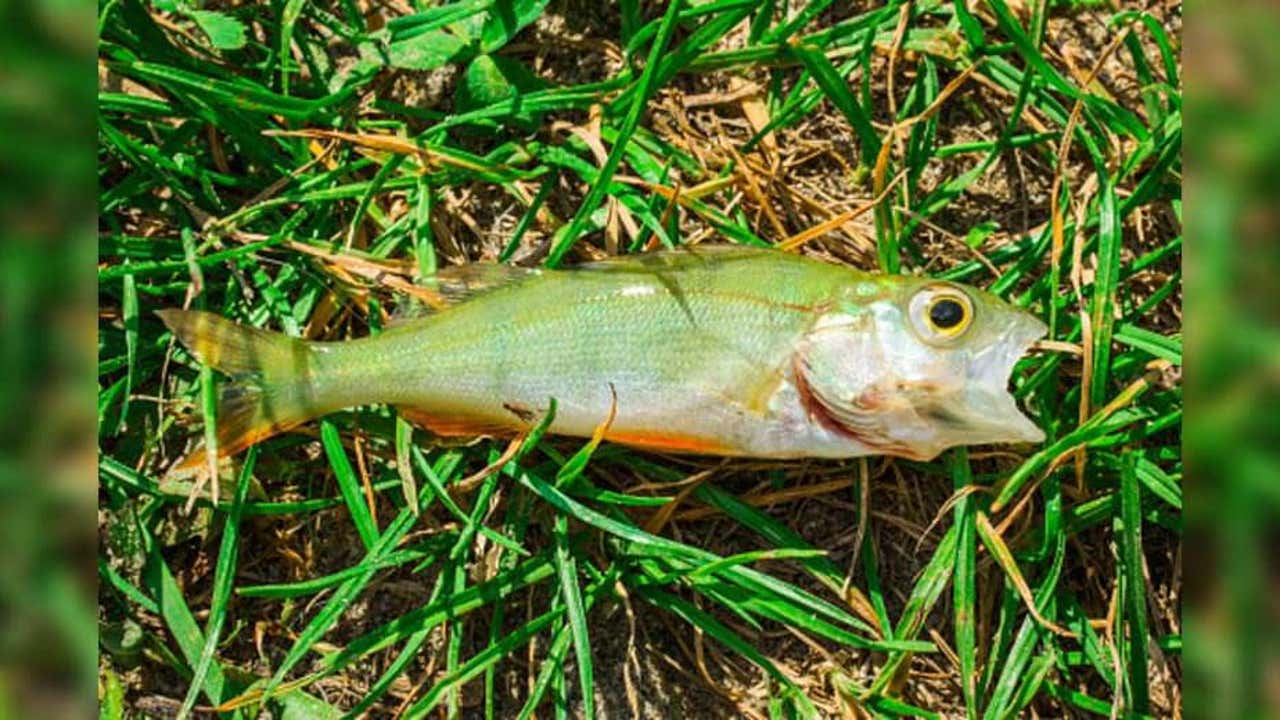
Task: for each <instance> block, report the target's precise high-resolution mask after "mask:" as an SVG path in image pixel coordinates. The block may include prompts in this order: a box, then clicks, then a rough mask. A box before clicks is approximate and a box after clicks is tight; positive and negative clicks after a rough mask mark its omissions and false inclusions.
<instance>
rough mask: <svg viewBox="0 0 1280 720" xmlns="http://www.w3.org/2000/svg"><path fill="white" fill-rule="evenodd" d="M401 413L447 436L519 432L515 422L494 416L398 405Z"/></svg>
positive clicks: (511, 433) (413, 421) (512, 433)
mask: <svg viewBox="0 0 1280 720" xmlns="http://www.w3.org/2000/svg"><path fill="white" fill-rule="evenodd" d="M396 410H398V411H399V412H400V415H401V416H402V417H404V419H405V420H408V421H409V422H411V423H414V424H415V425H421V426H422V427H424V428H426V429H428V430H430V431H431V432H433V433H435V434H436V435H439V436H440V437H446V438H463V437H466V438H470V437H482V436H489V437H494V436H498V437H502V436H506V435H514V434H515V433H517V432H519V428H517V427H515V424H514V422H502V421H500V420H495V419H493V418H480V417H475V416H469V415H462V414H454V413H450V414H442V413H440V412H439V411H432V410H422V409H420V408H415V407H406V406H403V405H400V406H397V407H396Z"/></svg>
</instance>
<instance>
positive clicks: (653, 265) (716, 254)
mask: <svg viewBox="0 0 1280 720" xmlns="http://www.w3.org/2000/svg"><path fill="white" fill-rule="evenodd" d="M763 255H769V256H776V255H782V256H784V257H786V255H785V254H784V253H782V252H780V251H778V250H771V249H769V248H760V247H752V246H750V245H731V244H728V243H713V244H706V245H682V246H680V247H676V248H668V249H664V250H656V251H654V252H647V253H639V254H636V255H618V256H616V257H611V258H605V259H604V260H595V261H593V262H589V263H583V264H581V265H576V266H574V267H573V268H570V269H571V270H583V271H589V272H648V273H652V272H661V271H663V270H676V269H679V268H683V267H689V266H691V265H692V266H696V265H699V264H702V263H707V262H719V263H723V262H725V261H726V260H734V259H743V260H746V259H752V258H760V257H761V256H763Z"/></svg>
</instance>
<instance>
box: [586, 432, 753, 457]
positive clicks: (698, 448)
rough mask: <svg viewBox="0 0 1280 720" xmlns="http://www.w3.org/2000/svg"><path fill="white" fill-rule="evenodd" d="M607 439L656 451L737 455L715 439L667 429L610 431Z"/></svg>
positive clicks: (606, 436)
mask: <svg viewBox="0 0 1280 720" xmlns="http://www.w3.org/2000/svg"><path fill="white" fill-rule="evenodd" d="M605 439H606V440H609V441H610V442H615V443H618V444H620V445H629V446H631V447H634V448H640V449H642V450H653V451H656V452H672V453H689V454H692V455H737V454H738V453H736V452H734V451H733V450H732V449H731V448H729V447H726V446H725V445H722V444H720V443H718V442H716V441H714V440H708V439H706V438H700V437H695V436H692V435H681V434H679V433H675V432H670V431H665V430H653V431H648V430H631V431H621V432H618V431H610V432H609V433H608V434H606V435H605Z"/></svg>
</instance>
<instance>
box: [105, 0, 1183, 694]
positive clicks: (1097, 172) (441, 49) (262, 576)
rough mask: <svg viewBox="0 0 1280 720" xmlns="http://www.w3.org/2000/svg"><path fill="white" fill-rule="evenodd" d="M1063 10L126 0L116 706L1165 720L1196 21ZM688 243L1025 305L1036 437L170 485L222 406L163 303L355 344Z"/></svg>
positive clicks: (1157, 12)
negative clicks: (427, 299) (1182, 45)
mask: <svg viewBox="0 0 1280 720" xmlns="http://www.w3.org/2000/svg"><path fill="white" fill-rule="evenodd" d="M757 5H759V6H761V7H762V8H765V9H764V10H756V7H755V6H757ZM490 6H492V7H490ZM775 6H776V7H775ZM1042 10H1043V8H1041V5H1040V4H1038V3H1027V4H1024V3H1021V2H1011V3H1008V4H1005V3H1003V2H998V3H990V4H988V3H969V4H963V3H961V4H951V3H941V4H939V3H929V2H918V3H913V4H901V3H891V4H890V5H889V6H888V7H883V8H881V7H871V6H867V5H865V4H862V3H854V4H848V3H824V2H810V3H802V2H778V3H744V2H736V1H732V0H722V1H719V2H711V3H698V4H688V3H685V4H683V5H681V6H680V7H677V8H675V11H674V12H675V13H677V14H675V15H672V14H670V12H668V7H667V6H666V5H651V4H649V3H634V2H620V3H616V4H614V3H609V4H605V5H603V6H601V5H598V4H597V3H592V2H581V1H579V0H554V1H552V2H550V3H545V2H520V1H518V0H517V1H513V2H510V3H508V2H496V3H482V2H459V3H454V4H451V5H447V6H443V7H434V6H433V7H420V8H416V9H415V6H413V5H412V4H411V3H408V2H387V3H364V2H354V1H353V2H345V3H333V4H329V3H322V4H321V6H320V7H316V6H312V5H311V4H307V3H296V2H288V3H274V4H264V5H252V4H236V3H212V4H209V5H206V6H205V7H204V9H203V10H200V9H196V8H195V6H194V5H187V4H185V3H182V2H177V3H175V2H154V3H146V2H138V1H137V0H123V1H121V2H114V3H107V4H104V5H103V7H102V11H101V16H102V17H101V19H100V23H99V24H100V26H101V27H102V40H101V42H100V52H99V85H100V109H101V118H100V121H99V128H100V134H99V139H100V149H99V177H100V196H99V209H100V213H101V220H100V233H101V234H100V251H99V282H100V295H99V298H100V323H99V331H100V348H99V381H100V385H99V388H100V394H99V422H100V448H101V462H100V473H101V492H100V534H101V543H100V547H101V554H100V573H101V581H102V582H101V594H100V604H99V621H100V630H101V633H102V647H103V654H102V668H101V691H102V693H103V697H104V698H105V700H104V707H106V708H107V709H108V711H109V714H110V713H115V714H116V716H170V715H174V714H180V713H181V712H183V709H184V702H185V703H186V705H188V706H189V707H190V708H192V709H194V710H195V711H196V712H197V713H208V712H210V710H211V709H212V708H213V707H214V706H220V708H221V709H222V710H223V711H225V712H227V713H231V714H235V713H239V714H241V715H243V716H246V717H253V716H255V714H256V713H258V712H259V711H260V710H261V709H262V708H265V711H266V712H269V713H271V715H272V716H274V717H279V716H281V715H284V716H286V717H289V716H293V717H303V716H315V717H327V716H330V715H336V714H340V713H341V712H345V711H352V710H354V711H356V712H368V713H369V714H370V715H372V716H375V717H394V716H400V715H408V716H417V715H422V714H427V713H429V712H435V713H441V712H448V713H457V714H458V715H460V716H463V717H480V716H485V715H488V716H492V717H512V716H515V715H517V714H518V713H520V712H521V711H522V710H523V711H526V712H528V711H536V713H537V714H538V715H542V716H550V715H552V714H559V713H560V712H562V711H567V713H568V714H569V715H571V716H582V715H585V714H588V713H593V714H595V715H598V716H601V717H629V716H641V717H739V716H748V717H764V716H770V715H787V714H800V715H804V714H816V715H819V716H830V717H839V716H853V717H857V716H868V715H869V716H930V715H936V716H940V717H965V716H966V715H967V716H969V717H979V716H981V717H1006V716H1011V715H1027V716H1040V717H1063V716H1086V715H1093V714H1097V715H1110V714H1112V713H1116V712H1132V713H1136V714H1149V715H1152V716H1158V717H1169V716H1175V715H1177V714H1178V713H1179V707H1180V693H1179V690H1178V687H1179V682H1180V659H1179V654H1180V647H1181V627H1180V624H1179V613H1178V607H1179V601H1180V592H1181V577H1180V549H1179V548H1180V533H1181V527H1182V523H1181V503H1182V490H1181V473H1182V466H1181V456H1180V442H1181V435H1180V419H1181V408H1182V395H1181V389H1180V386H1179V380H1180V368H1181V357H1182V352H1181V310H1180V308H1181V272H1180V258H1181V202H1180V193H1181V157H1180V146H1181V94H1180V84H1179V78H1178V73H1179V61H1178V55H1177V53H1178V33H1179V30H1180V8H1179V6H1177V5H1176V4H1169V3H1153V4H1150V5H1138V4H1133V5H1129V4H1126V5H1125V7H1124V8H1122V11H1121V12H1117V11H1116V10H1114V9H1112V8H1110V7H1108V6H1106V5H1097V6H1093V5H1085V6H1075V5H1073V4H1069V3H1050V4H1049V8H1048V11H1047V13H1044V12H1041V11H1042ZM655 44H658V45H659V47H657V49H656V50H655V49H654V46H655ZM281 131H289V132H292V133H294V134H292V135H281V134H280V133H281ZM335 132H336V133H343V134H335ZM299 133H304V134H303V135H300V134H299ZM619 137H624V138H628V137H629V138H630V142H628V143H625V144H624V145H622V147H625V148H626V152H625V153H622V154H621V155H619V156H617V157H615V156H614V154H613V153H614V150H615V148H618V147H620V145H619V144H618V139H619ZM1064 138H1065V139H1064ZM878 146H885V147H886V150H885V151H884V152H883V153H876V152H873V151H872V149H871V148H873V147H878ZM615 161H616V163H617V164H616V165H615V164H614V163H615ZM610 180H611V181H610ZM1055 196H1056V201H1055ZM673 200H674V202H673ZM1055 221H1056V222H1055ZM664 237H665V238H667V239H670V240H675V241H678V242H680V243H685V244H688V243H695V242H725V241H729V242H740V243H755V244H761V243H763V244H777V245H781V246H784V247H788V248H793V249H795V250H797V251H799V252H803V253H806V254H810V255H813V256H815V257H819V258H823V259H827V260H831V261H835V262H844V263H848V264H851V265H854V266H857V267H860V268H864V269H868V270H883V271H891V272H899V271H900V272H923V273H928V274H932V275H938V276H942V277H948V278H954V279H963V280H965V281H967V282H971V283H973V284H976V285H979V286H982V287H985V288H988V289H991V290H992V291H993V292H996V293H998V294H1001V295H1002V296H1004V297H1006V298H1008V299H1010V300H1011V301H1013V302H1016V303H1018V304H1021V305H1024V306H1026V307H1028V308H1029V309H1030V310H1032V311H1033V312H1035V313H1037V314H1038V315H1040V316H1041V317H1043V318H1045V319H1046V320H1047V321H1049V322H1050V323H1051V325H1052V327H1053V333H1052V338H1051V340H1052V342H1050V343H1048V344H1046V346H1045V347H1044V348H1042V349H1040V350H1038V351H1036V352H1035V353H1033V354H1032V355H1031V356H1030V357H1028V358H1027V359H1026V360H1024V361H1023V362H1022V363H1020V365H1019V367H1018V368H1017V369H1016V370H1015V379H1014V385H1015V387H1016V388H1017V389H1018V392H1017V394H1018V396H1019V398H1021V399H1023V400H1024V405H1025V406H1026V407H1027V408H1028V410H1029V412H1030V413H1031V414H1032V415H1033V416H1034V417H1035V418H1037V421H1038V422H1039V424H1040V425H1041V426H1042V427H1044V428H1045V430H1046V433H1047V434H1048V436H1049V440H1048V441H1047V442H1046V443H1045V444H1044V445H1043V446H1041V447H1029V446H1019V447H1009V448H1006V447H1001V448H973V449H970V450H969V451H968V452H960V451H956V452H951V453H948V454H946V455H944V456H943V457H942V458H940V459H939V460H937V461H935V462H931V463H916V462H908V461H903V460H888V459H881V458H874V459H871V460H870V461H867V462H862V461H852V462H797V463H764V464H762V463H748V462H731V463H721V462H719V461H700V460H689V459H679V458H666V457H659V456H653V455H644V454H638V453H632V452H628V451H624V450H622V449H620V448H616V447H610V446H607V445H606V446H604V447H601V448H600V449H599V450H598V451H597V452H596V453H595V455H594V457H592V459H591V461H590V463H588V464H587V465H586V467H585V470H583V469H582V468H581V466H577V465H575V464H574V463H567V464H566V460H567V459H568V458H569V457H570V456H572V455H573V454H574V453H575V452H577V451H578V450H579V448H580V446H581V444H580V443H575V442H572V441H568V442H566V441H559V440H555V441H544V442H543V443H541V444H540V445H539V446H538V447H537V448H536V449H532V450H531V451H530V452H528V454H526V455H525V456H524V457H523V459H522V460H521V461H520V463H519V466H518V467H519V469H517V466H516V465H514V464H512V465H508V466H507V469H506V470H505V471H504V472H502V473H497V474H489V475H487V476H484V474H483V473H482V470H483V469H484V468H485V467H486V466H487V465H489V464H490V463H491V462H493V461H494V460H496V459H497V458H498V455H499V453H501V452H502V450H503V449H504V448H505V443H503V442H487V441H486V442H481V443H479V444H475V445H471V446H466V447H461V448H456V447H440V446H437V445H433V444H432V443H430V442H429V440H428V439H427V438H426V437H425V434H424V433H423V432H422V431H421V430H419V431H417V432H415V433H414V434H413V435H412V439H411V441H410V442H408V443H406V442H405V438H406V437H407V434H408V432H409V428H410V426H409V425H407V424H405V423H403V421H401V420H398V419H397V418H396V417H395V415H394V413H393V412H391V411H389V410H387V409H386V408H380V407H376V408H362V409H359V410H356V411H352V412H346V413H341V414H339V415H335V416H332V417H330V418H328V419H326V420H325V421H324V422H323V423H316V424H313V425H309V426H306V427H304V428H302V429H300V430H299V431H297V432H294V433H290V434H288V435H287V436H284V437H281V438H277V439H274V440H272V441H270V442H268V443H266V444H265V445H264V446H262V448H261V449H260V451H258V452H256V454H253V455H251V456H249V458H248V459H246V458H244V457H242V458H239V459H238V460H237V462H236V463H234V465H232V466H229V467H227V468H225V469H224V471H225V476H224V477H223V478H222V481H221V483H220V484H219V492H218V497H217V509H214V506H213V502H212V498H211V497H210V495H209V490H208V488H207V486H202V487H194V486H192V485H191V483H189V482H183V481H177V480H173V479H170V478H167V477H166V474H165V470H166V468H167V467H168V466H169V465H170V464H171V463H172V462H173V461H174V460H175V459H176V458H177V457H179V456H180V455H182V454H183V452H184V451H186V450H188V449H189V448H190V447H191V446H192V444H193V443H194V441H195V439H196V438H197V437H198V436H199V435H200V434H201V432H200V430H199V426H198V418H199V416H200V412H201V407H202V405H203V404H205V398H211V397H212V387H211V385H210V384H211V383H212V381H213V379H214V376H213V375H212V374H210V373H208V372H207V371H205V372H204V374H203V375H202V371H201V369H200V366H199V364H198V363H197V362H196V361H195V360H194V359H192V358H191V357H190V356H189V355H187V354H185V353H184V352H183V351H182V350H181V349H179V348H177V347H176V346H175V345H174V344H173V343H172V341H171V338H170V336H169V335H168V334H167V332H166V331H165V330H164V328H163V326H162V325H161V324H160V323H159V321H158V320H156V319H155V318H154V317H153V315H152V311H153V310H156V309H160V308H165V307H174V306H183V305H186V306H192V307H204V308H207V309H210V310H214V311H217V312H220V313H222V314H224V315H227V316H229V317H233V318H236V319H238V320H241V321H242V322H247V323H251V324H254V325H259V326H263V327H267V328H269V329H273V330H283V331H285V332H289V333H291V334H295V335H302V336H306V337H310V338H324V339H342V338H345V337H352V336H360V335H364V334H367V333H368V332H370V331H371V329H372V330H375V331H376V329H378V328H380V327H381V326H382V325H383V324H384V323H385V322H386V320H387V319H388V317H389V316H390V315H391V314H392V313H394V312H395V310H396V308H397V307H398V306H400V305H402V304H404V303H405V297H404V294H403V291H404V288H405V287H406V286H408V285H410V284H411V283H412V281H413V279H414V277H415V276H417V275H420V274H423V273H430V272H431V271H432V269H433V268H435V267H440V266H447V265H454V264H460V263H466V262H474V261H482V260H483V261H493V260H498V259H502V260H508V261H511V262H516V263H520V264H525V265H534V264H538V263H542V262H553V263H554V262H563V263H572V262H575V261H580V260H585V259H591V258H598V257H602V256H604V255H607V254H614V253H621V252H636V251H641V250H643V249H646V248H652V247H656V246H658V245H660V244H662V243H663V242H664V239H663V238H664ZM206 389H208V390H209V392H206ZM398 434H399V438H400V439H399V440H397V435H398ZM409 445H413V446H414V447H416V448H417V449H416V450H414V451H412V452H411V451H410V450H409ZM398 456H399V457H400V460H401V462H399V463H397V457H398ZM405 458H409V459H410V462H408V463H404V462H403V460H404V459H405ZM406 465H407V466H408V468H409V471H408V472H404V469H405V466H406ZM428 467H429V468H430V469H431V472H425V470H426V469H427V468H428ZM565 468H568V470H566V469H565ZM477 473H479V474H480V475H479V476H477ZM406 475H407V476H408V478H409V481H411V482H412V483H413V486H414V487H416V489H417V492H418V495H419V498H420V502H421V512H420V513H419V514H418V515H417V516H416V517H415V515H414V514H413V513H411V512H409V510H408V509H407V506H408V503H407V501H406V499H405V498H406V495H411V493H410V492H409V491H408V490H407V489H406V488H405V486H404V484H405V482H406V480H405V476H406ZM467 478H471V479H470V480H467ZM433 483H439V485H440V486H441V487H448V486H452V485H455V484H457V485H459V487H458V488H455V489H454V490H453V491H452V493H451V495H450V498H451V499H450V500H449V502H444V501H442V500H440V499H439V495H438V494H437V493H435V492H434V491H433V490H432V484H433ZM238 490H239V491H240V492H243V493H244V496H245V498H246V499H245V500H243V501H237V500H236V496H237V491H238ZM480 528H484V529H483V530H481V529H480ZM517 548H518V550H517ZM858 550H861V552H860V553H859V552H858ZM713 556H716V557H720V558H728V557H730V556H732V557H733V560H732V561H731V562H727V563H722V564H716V565H712V564H711V563H713V562H715V559H714V557H713ZM699 568H701V570H699ZM744 568H750V570H745V569H744ZM695 571H696V572H695ZM754 571H758V573H763V574H764V575H760V574H756V572H754ZM766 576H767V577H766ZM1032 608H1034V610H1033V609H1032ZM911 643H914V644H911ZM908 650H910V651H909V652H908ZM584 656H589V657H590V659H591V662H590V663H585V664H584V663H582V661H581V659H580V658H582V657H584ZM584 665H585V667H584ZM193 676H195V677H197V678H198V679H199V681H198V682H196V683H193V682H192V677H193ZM965 678H968V679H969V682H966V681H965ZM584 687H586V688H588V689H589V692H588V693H586V695H585V696H584V693H583V688H584ZM192 688H194V690H192ZM264 695H265V696H266V697H267V700H266V701H265V703H264V704H263V705H262V706H261V707H260V706H259V703H260V702H262V698H263V696H264ZM291 713H296V715H291Z"/></svg>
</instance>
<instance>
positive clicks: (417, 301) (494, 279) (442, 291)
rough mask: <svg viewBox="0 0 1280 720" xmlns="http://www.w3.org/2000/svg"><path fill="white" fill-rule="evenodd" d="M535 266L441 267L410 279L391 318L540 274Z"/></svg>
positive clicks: (416, 313) (412, 315) (398, 318)
mask: <svg viewBox="0 0 1280 720" xmlns="http://www.w3.org/2000/svg"><path fill="white" fill-rule="evenodd" d="M542 272H543V271H542V270H541V269H539V268H526V267H520V266H518V265H499V264H497V263H470V264H468V265H455V266H452V267H447V268H443V269H441V270H439V271H437V272H436V274H435V275H432V276H430V277H423V278H418V279H417V280H415V281H414V291H413V292H410V293H406V294H405V297H404V300H403V302H401V304H400V307H399V308H398V309H397V310H396V313H395V318H394V321H395V322H398V321H401V320H409V319H413V318H419V317H423V316H424V315H430V314H432V313H435V312H440V311H441V310H445V309H448V308H450V307H452V306H454V305H457V304H459V303H463V302H466V301H468V300H471V299H473V298H475V297H478V296H480V295H484V294H485V293H488V292H491V291H493V290H497V289H498V288H502V287H507V286H509V285H512V284H513V283H519V282H523V281H525V280H528V279H529V278H532V277H536V276H538V275H541V274H542Z"/></svg>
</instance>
